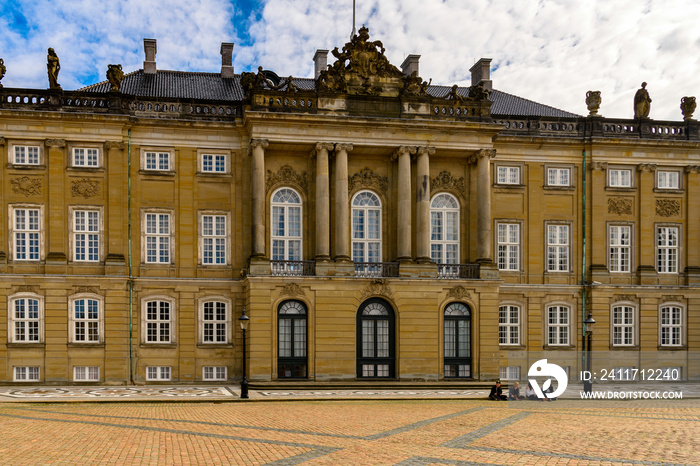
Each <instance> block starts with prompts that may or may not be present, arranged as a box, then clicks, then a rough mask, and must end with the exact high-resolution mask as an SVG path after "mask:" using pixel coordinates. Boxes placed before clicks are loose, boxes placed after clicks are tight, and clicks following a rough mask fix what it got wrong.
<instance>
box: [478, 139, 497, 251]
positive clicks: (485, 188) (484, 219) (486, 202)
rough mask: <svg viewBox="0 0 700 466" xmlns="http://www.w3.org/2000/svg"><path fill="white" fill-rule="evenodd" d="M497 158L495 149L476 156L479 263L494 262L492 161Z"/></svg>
mask: <svg viewBox="0 0 700 466" xmlns="http://www.w3.org/2000/svg"><path fill="white" fill-rule="evenodd" d="M495 156H496V150H495V149H481V150H479V151H477V153H476V155H475V157H476V173H477V180H476V184H477V186H476V192H477V207H476V231H477V243H476V257H477V260H478V261H479V262H493V235H492V230H491V228H492V227H491V168H490V164H491V163H490V159H491V157H495Z"/></svg>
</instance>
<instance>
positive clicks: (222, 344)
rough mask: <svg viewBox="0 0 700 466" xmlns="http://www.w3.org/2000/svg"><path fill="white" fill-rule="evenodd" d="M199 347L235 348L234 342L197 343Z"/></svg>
mask: <svg viewBox="0 0 700 466" xmlns="http://www.w3.org/2000/svg"><path fill="white" fill-rule="evenodd" d="M197 348H199V349H230V348H233V344H232V343H197Z"/></svg>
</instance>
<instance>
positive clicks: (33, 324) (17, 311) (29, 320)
mask: <svg viewBox="0 0 700 466" xmlns="http://www.w3.org/2000/svg"><path fill="white" fill-rule="evenodd" d="M11 312H12V319H11V322H12V324H11V325H12V328H13V329H12V337H13V338H12V341H13V342H14V343H39V342H40V341H41V332H40V327H41V317H42V316H41V302H40V301H39V300H38V299H35V298H16V299H13V300H12V310H11Z"/></svg>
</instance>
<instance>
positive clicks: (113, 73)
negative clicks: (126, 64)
mask: <svg viewBox="0 0 700 466" xmlns="http://www.w3.org/2000/svg"><path fill="white" fill-rule="evenodd" d="M122 80H124V72H123V71H122V65H108V66H107V81H109V84H111V86H112V88H111V89H110V90H109V92H120V91H121V87H122Z"/></svg>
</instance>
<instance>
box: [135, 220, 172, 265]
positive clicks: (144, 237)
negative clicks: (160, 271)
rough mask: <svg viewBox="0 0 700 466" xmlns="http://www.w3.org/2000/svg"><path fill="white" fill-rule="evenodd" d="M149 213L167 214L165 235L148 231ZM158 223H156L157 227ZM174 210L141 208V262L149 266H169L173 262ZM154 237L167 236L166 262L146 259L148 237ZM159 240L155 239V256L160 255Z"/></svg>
mask: <svg viewBox="0 0 700 466" xmlns="http://www.w3.org/2000/svg"><path fill="white" fill-rule="evenodd" d="M149 215H156V216H160V215H168V216H169V221H168V228H169V233H168V234H167V235H165V234H162V233H155V234H154V233H150V234H149V233H148V216H149ZM158 225H159V223H157V225H156V226H157V227H158ZM174 226H175V211H173V210H169V209H150V208H148V209H141V263H142V264H144V265H148V266H149V267H150V266H154V265H155V266H158V265H160V266H171V265H174V264H175V227H174ZM149 237H154V238H156V239H158V238H168V243H169V247H168V255H169V256H170V257H169V260H168V261H167V262H159V261H156V262H151V261H149V260H148V250H149V249H148V238H149ZM159 244H160V243H159V242H158V241H156V256H157V258H159V257H160V248H159V247H158V246H159Z"/></svg>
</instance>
